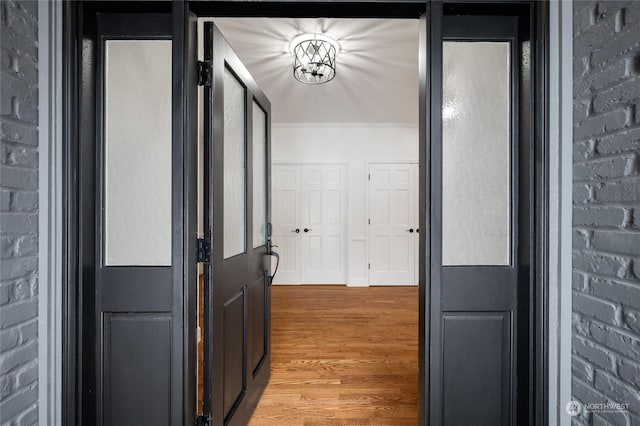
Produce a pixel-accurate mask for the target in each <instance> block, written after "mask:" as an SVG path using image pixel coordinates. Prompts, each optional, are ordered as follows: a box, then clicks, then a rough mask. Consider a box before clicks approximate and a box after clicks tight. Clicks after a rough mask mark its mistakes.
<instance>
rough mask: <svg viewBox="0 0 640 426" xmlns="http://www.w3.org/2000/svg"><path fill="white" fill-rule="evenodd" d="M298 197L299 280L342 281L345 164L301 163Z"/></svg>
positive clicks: (342, 282)
mask: <svg viewBox="0 0 640 426" xmlns="http://www.w3.org/2000/svg"><path fill="white" fill-rule="evenodd" d="M301 200H302V209H301V211H302V222H301V228H302V233H301V235H302V275H303V276H302V280H303V282H304V283H306V284H345V283H346V278H347V277H346V275H347V274H346V267H345V265H346V260H345V258H346V229H345V228H346V227H345V224H346V171H345V167H344V166H343V165H304V166H302V194H301Z"/></svg>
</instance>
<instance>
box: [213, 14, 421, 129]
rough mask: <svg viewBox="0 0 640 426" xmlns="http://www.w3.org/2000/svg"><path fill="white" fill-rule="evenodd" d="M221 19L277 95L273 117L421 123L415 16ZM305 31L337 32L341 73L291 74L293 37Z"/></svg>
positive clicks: (277, 119)
mask: <svg viewBox="0 0 640 426" xmlns="http://www.w3.org/2000/svg"><path fill="white" fill-rule="evenodd" d="M214 21H215V23H216V25H217V26H218V28H220V30H221V31H222V33H223V34H224V35H225V37H226V39H227V40H228V41H229V43H230V44H231V46H232V47H233V49H234V50H235V52H236V53H237V54H238V56H239V57H240V59H241V60H242V61H243V62H244V64H245V65H246V67H247V68H248V70H249V72H250V73H251V74H252V75H253V77H254V78H255V79H256V81H257V82H258V85H260V87H262V89H263V90H264V92H265V93H266V95H267V97H268V98H269V99H270V100H271V108H272V118H273V121H274V122H285V123H299V122H305V123H308V122H312V123H330V122H337V123H346V122H354V123H403V124H413V125H416V126H417V123H418V21H417V20H412V19H328V18H320V19H293V18H216V19H214ZM303 33H325V34H327V35H329V36H331V37H332V38H334V39H336V40H338V42H339V43H340V47H341V51H340V53H338V55H337V57H336V77H335V79H334V80H332V81H330V82H328V83H325V84H320V85H309V84H303V83H300V82H298V81H296V80H295V79H294V78H293V66H292V65H293V56H292V55H291V53H290V50H289V49H290V47H289V43H290V41H291V40H292V39H293V38H294V37H295V36H297V35H299V34H303Z"/></svg>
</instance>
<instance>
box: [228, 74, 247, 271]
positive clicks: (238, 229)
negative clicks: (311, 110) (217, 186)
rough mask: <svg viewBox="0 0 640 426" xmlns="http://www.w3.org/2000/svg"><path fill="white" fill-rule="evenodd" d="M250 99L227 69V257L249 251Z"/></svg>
mask: <svg viewBox="0 0 640 426" xmlns="http://www.w3.org/2000/svg"><path fill="white" fill-rule="evenodd" d="M245 104H246V99H245V89H244V86H242V84H240V82H239V81H238V79H236V77H235V76H234V75H233V74H232V73H231V71H229V70H228V69H226V68H225V70H224V194H223V195H224V218H223V223H224V240H223V254H224V258H225V259H227V258H229V257H232V256H235V255H237V254H240V253H244V252H245V251H246V245H245V240H246V224H247V221H246V203H245V199H246V176H247V174H246V159H245V155H246V137H245V121H246V105H245Z"/></svg>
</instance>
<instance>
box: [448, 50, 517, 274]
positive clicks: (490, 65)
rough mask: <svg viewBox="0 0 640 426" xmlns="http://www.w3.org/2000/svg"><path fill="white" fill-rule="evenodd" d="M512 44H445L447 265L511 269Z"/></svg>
mask: <svg viewBox="0 0 640 426" xmlns="http://www.w3.org/2000/svg"><path fill="white" fill-rule="evenodd" d="M509 52H510V44H509V43H508V42H445V43H444V50H443V72H444V75H443V82H444V87H443V90H444V92H443V105H442V121H443V123H442V124H443V135H442V137H443V142H442V144H443V147H442V149H443V158H442V161H443V171H442V173H443V176H442V179H443V183H442V186H443V188H442V190H443V193H442V262H443V264H444V265H508V264H509V263H510V254H511V253H510V247H511V244H510V229H511V227H510V206H511V200H510V191H511V186H510V182H511V162H510V152H511V151H510V145H511V144H510V109H511V106H510V65H509V61H510V58H509Z"/></svg>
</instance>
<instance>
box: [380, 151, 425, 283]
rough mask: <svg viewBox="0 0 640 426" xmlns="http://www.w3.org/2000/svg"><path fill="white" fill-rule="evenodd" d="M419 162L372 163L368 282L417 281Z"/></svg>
mask: <svg viewBox="0 0 640 426" xmlns="http://www.w3.org/2000/svg"><path fill="white" fill-rule="evenodd" d="M417 174H418V171H417V165H416V164H410V163H388V164H370V165H369V176H370V181H369V221H370V223H369V283H370V285H416V284H417V281H416V269H417V262H416V260H417V251H418V232H417V229H418V216H417V214H416V210H417V204H418V203H417V201H418V192H417Z"/></svg>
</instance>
